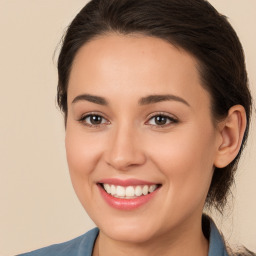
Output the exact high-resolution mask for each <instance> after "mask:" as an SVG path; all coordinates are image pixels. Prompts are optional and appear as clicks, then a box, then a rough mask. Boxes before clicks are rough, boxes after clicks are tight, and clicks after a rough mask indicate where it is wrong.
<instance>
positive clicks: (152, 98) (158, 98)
mask: <svg viewBox="0 0 256 256" xmlns="http://www.w3.org/2000/svg"><path fill="white" fill-rule="evenodd" d="M162 101H178V102H181V103H184V104H185V105H187V106H189V107H190V105H189V103H188V102H187V101H186V100H184V99H183V98H181V97H179V96H176V95H172V94H163V95H149V96H147V97H143V98H141V99H140V100H139V104H140V105H148V104H153V103H158V102H162Z"/></svg>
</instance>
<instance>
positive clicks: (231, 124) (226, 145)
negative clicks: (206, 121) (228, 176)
mask: <svg viewBox="0 0 256 256" xmlns="http://www.w3.org/2000/svg"><path fill="white" fill-rule="evenodd" d="M245 128H246V113H245V109H244V107H243V106H241V105H235V106H233V107H231V108H230V109H229V112H228V116H227V117H226V118H225V119H224V120H222V121H221V122H220V123H219V124H218V132H219V135H220V137H221V139H220V143H219V145H218V148H217V154H216V157H215V161H214V165H215V167H218V168H223V167H225V166H227V165H228V164H229V163H231V162H232V161H233V160H234V158H235V157H236V156H237V154H238V152H239V150H240V147H241V144H242V140H243V137H244V132H245Z"/></svg>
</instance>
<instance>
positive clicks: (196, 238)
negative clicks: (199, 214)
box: [93, 219, 209, 256]
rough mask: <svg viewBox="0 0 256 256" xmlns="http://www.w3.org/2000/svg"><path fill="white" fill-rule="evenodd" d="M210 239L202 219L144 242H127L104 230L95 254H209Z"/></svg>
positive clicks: (105, 255)
mask: <svg viewBox="0 0 256 256" xmlns="http://www.w3.org/2000/svg"><path fill="white" fill-rule="evenodd" d="M208 249H209V243H208V240H207V239H206V238H205V237H204V235H203V232H202V228H201V219H200V220H198V221H197V222H194V223H193V225H189V227H188V226H186V225H184V227H182V228H179V230H177V229H176V230H172V231H171V232H169V233H165V234H162V235H160V236H158V237H157V238H156V237H154V238H152V239H151V240H150V241H146V242H142V243H131V242H129V243H127V242H123V241H117V240H113V239H111V238H109V237H108V236H106V235H105V234H103V233H102V232H100V233H99V236H98V238H97V240H96V243H95V247H94V252H93V256H115V255H118V256H127V255H133V256H155V255H161V256H167V255H168V256H169V255H172V256H187V255H190V256H207V255H208Z"/></svg>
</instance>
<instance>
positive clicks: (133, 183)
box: [98, 178, 156, 187]
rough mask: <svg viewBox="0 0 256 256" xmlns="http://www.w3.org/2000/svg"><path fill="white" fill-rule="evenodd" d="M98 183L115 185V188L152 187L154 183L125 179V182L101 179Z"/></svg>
mask: <svg viewBox="0 0 256 256" xmlns="http://www.w3.org/2000/svg"><path fill="white" fill-rule="evenodd" d="M98 183H104V184H110V185H116V186H118V185H119V186H123V187H128V186H138V185H154V184H156V183H152V182H148V181H144V180H137V179H127V180H121V179H115V178H111V179H102V180H100V181H99V182H98Z"/></svg>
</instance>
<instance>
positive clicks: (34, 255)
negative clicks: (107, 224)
mask: <svg viewBox="0 0 256 256" xmlns="http://www.w3.org/2000/svg"><path fill="white" fill-rule="evenodd" d="M98 233H99V230H98V228H94V229H92V230H90V231H88V232H87V233H85V234H83V235H81V236H79V237H77V238H75V239H72V240H70V241H67V242H65V243H61V244H54V245H51V246H48V247H44V248H41V249H38V250H35V251H32V252H29V253H24V254H19V256H46V255H47V256H60V255H61V256H68V255H72V256H82V255H83V256H91V254H92V250H93V246H94V242H95V240H96V238H97V236H98Z"/></svg>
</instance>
